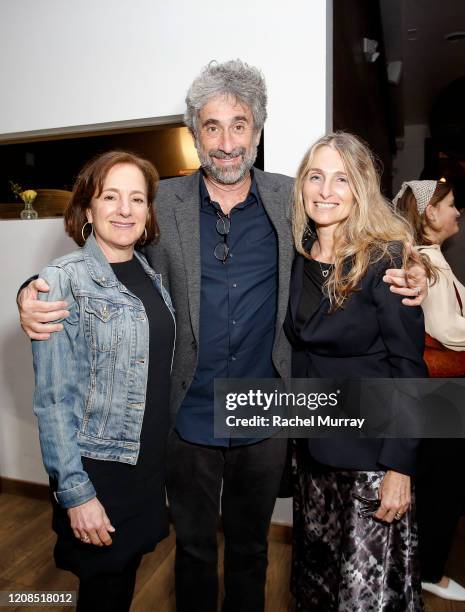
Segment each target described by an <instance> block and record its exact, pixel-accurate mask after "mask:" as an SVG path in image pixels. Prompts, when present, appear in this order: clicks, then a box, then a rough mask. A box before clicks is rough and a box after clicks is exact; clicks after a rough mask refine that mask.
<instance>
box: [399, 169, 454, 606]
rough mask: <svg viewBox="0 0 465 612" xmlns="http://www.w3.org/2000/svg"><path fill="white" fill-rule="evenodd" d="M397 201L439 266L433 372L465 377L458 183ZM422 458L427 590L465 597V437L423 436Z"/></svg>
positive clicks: (431, 332) (430, 185)
mask: <svg viewBox="0 0 465 612" xmlns="http://www.w3.org/2000/svg"><path fill="white" fill-rule="evenodd" d="M394 204H395V205H396V207H397V210H398V212H399V213H401V214H402V215H404V216H405V218H406V219H407V220H408V221H409V223H410V224H411V226H412V228H413V230H414V232H415V239H416V242H417V244H419V245H420V246H419V247H418V249H419V251H420V252H421V253H423V254H424V255H426V256H427V257H428V259H429V260H430V261H431V263H432V264H433V265H434V266H435V267H436V270H437V280H436V282H435V283H434V284H432V285H431V287H430V290H429V292H428V297H427V299H426V300H425V301H424V303H423V304H422V307H423V312H424V314H425V327H426V332H427V333H428V337H427V346H428V349H427V352H426V353H425V359H426V362H427V364H428V369H429V370H430V375H431V376H435V377H448V378H450V377H453V376H465V316H464V314H465V287H464V286H463V285H462V283H461V282H460V281H459V280H458V279H457V277H456V276H455V275H454V273H453V271H452V270H451V267H450V266H449V264H448V263H447V261H446V259H445V258H444V255H443V254H442V251H441V247H442V245H443V243H444V242H445V241H446V240H447V239H448V238H450V237H451V236H453V235H454V234H456V233H457V232H458V231H459V225H458V220H459V216H460V214H459V211H458V210H457V209H456V208H455V202H454V193H453V191H452V187H451V185H450V184H449V183H447V182H444V183H441V182H438V181H408V182H406V183H404V184H403V185H402V188H401V190H400V191H399V193H398V194H397V196H396V197H395V198H394ZM434 343H436V345H437V346H435V347H434V348H433V346H434ZM439 343H440V344H439ZM438 349H439V350H438ZM420 456H421V470H420V471H419V474H418V478H417V493H418V528H419V539H420V560H421V575H422V580H423V583H422V585H423V589H424V590H426V591H429V592H430V593H434V595H437V596H438V597H442V598H443V599H450V600H454V601H465V588H464V587H463V586H461V585H460V584H458V583H457V582H455V580H452V579H451V578H449V577H448V576H447V575H446V573H445V566H446V562H447V557H448V555H449V550H450V547H451V544H452V540H453V538H454V533H455V529H456V527H457V523H458V521H459V518H460V514H461V512H462V508H463V507H464V503H465V476H464V472H463V467H462V466H463V462H464V457H465V444H464V440H463V439H461V438H455V439H450V440H448V439H426V440H423V441H422V445H421V447H420Z"/></svg>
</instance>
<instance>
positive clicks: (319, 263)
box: [315, 259, 332, 278]
mask: <svg viewBox="0 0 465 612" xmlns="http://www.w3.org/2000/svg"><path fill="white" fill-rule="evenodd" d="M315 261H318V260H317V259H316V260H315ZM318 265H319V266H320V270H321V276H322V277H323V278H328V274H329V271H330V270H331V267H332V266H331V264H330V267H329V268H326V270H325V269H324V268H323V266H322V265H321V262H320V261H318Z"/></svg>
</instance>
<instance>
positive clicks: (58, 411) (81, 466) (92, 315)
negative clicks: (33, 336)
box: [32, 151, 175, 612]
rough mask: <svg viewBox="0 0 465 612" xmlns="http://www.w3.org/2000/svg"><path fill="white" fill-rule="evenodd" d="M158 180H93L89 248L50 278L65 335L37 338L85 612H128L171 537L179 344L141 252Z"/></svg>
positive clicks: (84, 198)
mask: <svg viewBox="0 0 465 612" xmlns="http://www.w3.org/2000/svg"><path fill="white" fill-rule="evenodd" d="M157 185H158V175H157V173H156V171H155V168H154V167H153V166H152V165H151V164H150V162H148V161H146V160H144V159H141V158H139V157H136V156H135V155H132V154H130V153H124V152H119V151H112V152H109V153H104V154H103V155H100V156H99V157H97V158H96V159H94V160H93V161H92V162H90V163H89V164H88V165H87V166H85V167H84V169H83V170H82V172H81V173H80V175H79V177H78V179H77V181H76V184H75V186H74V190H73V195H72V198H71V201H70V203H69V205H68V207H67V209H66V212H65V228H66V231H67V232H68V234H69V235H70V236H71V237H72V238H73V239H74V240H75V241H76V242H77V244H78V245H80V246H81V245H82V248H81V249H79V250H77V251H75V252H73V253H70V254H69V255H65V256H64V257H61V258H59V259H57V260H55V261H53V262H52V263H51V264H50V265H49V266H47V267H46V268H45V269H44V270H43V271H42V272H41V277H42V278H44V279H45V280H46V281H47V283H48V284H49V286H50V291H49V293H42V294H41V295H40V297H41V299H45V300H49V301H53V300H55V299H60V300H62V299H65V300H66V301H67V302H68V304H69V306H68V310H69V312H70V314H69V316H68V317H67V318H64V319H63V320H62V323H63V331H61V332H58V333H54V334H52V335H51V337H50V340H48V341H47V342H41V341H34V342H33V344H32V351H33V357H34V369H35V381H36V389H35V394H34V411H35V413H36V415H37V418H38V422H39V433H40V443H41V449H42V457H43V461H44V465H45V468H46V470H47V472H48V474H49V476H50V485H51V489H52V492H53V496H54V498H53V528H54V530H55V531H56V533H57V543H56V546H55V561H56V564H57V566H58V567H60V568H62V569H67V570H70V571H72V572H74V573H75V574H76V575H77V576H78V577H79V578H80V587H79V595H78V604H77V610H78V611H80V612H83V611H86V612H88V611H90V610H99V612H101V611H107V610H108V611H111V612H127V610H129V608H130V605H131V600H132V596H133V591H134V585H135V579H136V571H137V568H138V566H139V564H140V561H141V558H142V555H143V554H144V553H146V552H150V551H152V550H153V549H154V548H155V546H156V544H157V542H158V541H159V540H160V539H162V538H163V537H165V536H166V535H167V533H168V522H167V515H166V507H165V469H164V463H165V457H164V455H165V441H166V437H167V433H168V428H169V415H168V398H169V379H170V371H171V365H172V355H173V346H174V337H175V322H174V315H173V309H172V306H171V301H170V298H169V295H168V293H167V292H166V290H165V289H164V288H163V285H162V280H161V277H160V275H158V274H156V273H155V272H154V271H153V270H152V269H151V268H150V267H149V265H148V264H147V261H146V260H145V258H144V257H143V256H142V255H141V254H140V253H138V252H137V251H136V250H135V247H136V246H138V245H141V244H144V243H145V242H148V241H151V240H153V239H154V238H155V237H156V236H157V235H158V225H157V221H156V218H155V213H154V210H153V208H152V201H153V199H154V196H155V192H156V189H157Z"/></svg>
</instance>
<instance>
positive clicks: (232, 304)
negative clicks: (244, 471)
mask: <svg viewBox="0 0 465 612" xmlns="http://www.w3.org/2000/svg"><path fill="white" fill-rule="evenodd" d="M200 202H201V205H200V206H201V208H200V257H201V270H202V277H201V294H200V333H199V347H198V349H199V353H198V364H197V370H196V372H195V375H194V379H193V381H192V384H191V386H190V388H189V390H188V392H187V395H186V397H185V399H184V401H183V403H182V405H181V407H180V409H179V411H178V415H177V419H176V429H177V431H178V433H179V435H180V436H181V437H182V438H183V439H184V440H186V441H188V442H194V443H196V444H208V445H215V446H229V445H230V444H245V443H247V441H246V440H240V439H236V440H235V439H231V440H229V439H218V438H214V434H213V399H214V398H213V394H214V390H213V383H214V379H215V378H273V377H275V376H276V370H275V369H274V366H273V362H272V359H271V353H272V350H273V342H274V335H275V326H276V309H277V291H278V241H277V236H276V232H275V230H274V227H273V225H272V223H271V221H270V219H269V218H268V215H267V213H266V211H265V209H264V207H263V204H262V202H261V199H260V194H259V193H258V189H257V185H256V182H255V180H254V178H253V177H252V186H251V189H250V191H249V194H248V196H247V198H246V200H245V201H244V202H242V203H240V204H237V205H236V206H235V207H234V208H233V209H232V211H231V213H230V221H231V224H230V231H229V234H228V236H227V244H228V246H229V248H230V252H229V257H228V259H227V260H226V263H222V262H221V261H219V260H218V259H216V257H215V255H214V254H213V252H214V250H215V246H216V245H217V244H218V243H219V242H222V241H223V236H221V235H220V234H219V233H218V232H217V229H216V222H217V220H218V214H217V211H220V207H219V205H218V203H216V202H212V201H211V200H210V196H209V194H208V191H207V188H206V187H205V183H204V181H203V179H201V181H200Z"/></svg>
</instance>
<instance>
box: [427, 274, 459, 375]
mask: <svg viewBox="0 0 465 612" xmlns="http://www.w3.org/2000/svg"><path fill="white" fill-rule="evenodd" d="M454 289H455V295H456V297H457V301H458V303H459V306H460V311H461V313H462V316H463V308H462V300H461V299H460V295H459V292H458V291H457V287H456V286H455V284H454ZM423 359H424V360H425V362H426V365H427V367H428V373H429V375H430V377H431V378H455V377H458V376H465V351H453V350H452V349H449V348H447V347H445V346H444V345H443V344H441V342H439V340H436V338H433V337H432V336H430V335H429V334H427V333H426V332H425V352H424V354H423Z"/></svg>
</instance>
